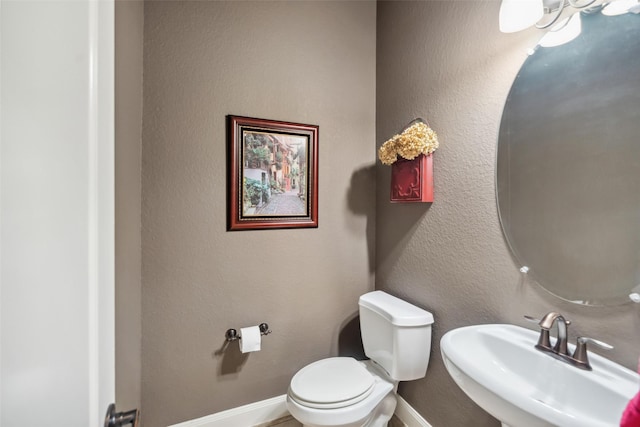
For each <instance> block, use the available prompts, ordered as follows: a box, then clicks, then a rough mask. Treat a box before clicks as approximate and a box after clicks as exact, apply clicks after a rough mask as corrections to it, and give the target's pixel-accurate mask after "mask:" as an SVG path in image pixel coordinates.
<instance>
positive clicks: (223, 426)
mask: <svg viewBox="0 0 640 427" xmlns="http://www.w3.org/2000/svg"><path fill="white" fill-rule="evenodd" d="M286 399H287V396H286V395H285V394H283V395H281V396H276V397H272V398H271V399H267V400H262V401H260V402H255V403H250V404H249V405H244V406H239V407H237V408H233V409H228V410H226V411H222V412H218V413H216V414H211V415H207V416H206V417H202V418H197V419H195V420H189V421H185V422H182V423H179V424H174V425H172V426H169V427H251V426H256V425H258V424H263V423H268V422H269V421H274V420H277V419H278V418H283V417H286V416H287V415H289V412H288V411H287V406H286V403H285V402H286ZM396 416H397V417H398V418H399V419H400V421H402V422H403V423H405V424H406V425H407V427H431V424H429V423H428V422H426V421H425V419H424V418H422V416H421V415H420V414H419V413H418V412H416V410H415V409H413V408H412V407H411V406H410V405H409V404H408V403H407V401H406V400H404V399H403V398H402V397H400V396H398V406H397V407H396Z"/></svg>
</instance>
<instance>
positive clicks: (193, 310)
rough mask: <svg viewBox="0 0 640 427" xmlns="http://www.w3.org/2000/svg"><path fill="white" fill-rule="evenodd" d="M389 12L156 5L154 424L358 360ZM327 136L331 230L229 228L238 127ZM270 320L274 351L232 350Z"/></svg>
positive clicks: (150, 197) (148, 414) (150, 337)
mask: <svg viewBox="0 0 640 427" xmlns="http://www.w3.org/2000/svg"><path fill="white" fill-rule="evenodd" d="M375 16H376V5H375V3H373V2H214V1H211V2H201V1H194V2H170V1H151V2H146V4H145V16H144V20H145V21H144V22H145V34H144V120H143V159H142V189H143V191H142V194H143V204H142V224H143V229H142V269H143V302H142V322H143V330H144V334H143V343H142V350H143V351H142V355H143V356H142V366H143V368H142V396H143V404H142V406H143V411H144V422H145V426H147V427H155V426H164V425H167V424H171V423H175V422H179V421H184V420H188V419H193V418H196V417H200V416H204V415H208V414H211V413H214V412H217V411H220V410H224V409H228V408H232V407H236V406H239V405H243V404H247V403H250V402H255V401H258V400H262V399H266V398H269V397H272V396H276V395H279V394H283V393H285V392H286V391H287V387H288V384H289V380H290V378H291V376H292V375H293V374H294V373H295V372H296V370H298V369H299V368H301V367H303V366H304V365H306V364H308V363H310V362H311V361H314V360H317V359H319V358H323V357H327V356H331V355H336V354H339V353H344V352H346V351H348V349H347V348H346V347H348V345H347V346H345V344H350V343H351V342H353V339H345V337H344V334H342V335H341V330H342V328H343V324H345V323H347V322H348V321H349V320H350V319H351V316H352V315H353V313H355V312H356V311H357V298H358V296H359V295H360V294H362V293H365V292H367V291H369V290H372V289H373V282H374V281H373V271H374V265H373V258H374V245H375V242H374V240H373V236H374V231H375V230H374V224H375V218H374V216H375V202H374V197H375V194H374V190H373V189H374V182H375V176H374V167H373V164H374V162H375V105H376V104H375V83H376V82H375V49H376V44H375V40H376V38H375V30H376V18H375ZM227 114H235V115H245V116H250V117H259V118H267V119H277V120H286V121H292V122H300V123H308V124H316V125H319V126H320V142H319V149H320V156H319V162H320V166H319V184H320V190H319V191H320V194H319V209H320V211H319V223H320V226H319V228H318V229H301V230H267V231H243V232H227V231H226V202H225V199H226V197H225V194H226V168H227V165H226V152H225V148H226V144H227V141H226V134H225V116H226V115H227ZM263 321H265V322H268V323H269V325H270V326H271V328H272V330H273V333H272V334H271V335H269V336H268V337H266V338H264V340H263V349H262V351H261V352H259V353H251V354H249V355H248V356H247V357H242V356H241V355H240V354H239V353H238V350H237V348H238V347H237V343H234V344H232V345H231V346H230V347H229V348H228V349H227V351H226V352H225V353H224V354H223V355H218V354H216V352H217V350H219V348H220V347H221V345H222V344H223V338H224V333H225V331H226V329H227V328H231V327H234V328H240V327H243V326H250V325H256V324H258V323H260V322H263Z"/></svg>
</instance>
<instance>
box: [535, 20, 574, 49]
mask: <svg viewBox="0 0 640 427" xmlns="http://www.w3.org/2000/svg"><path fill="white" fill-rule="evenodd" d="M580 32H582V20H581V18H580V14H579V13H574V14H573V15H571V16H569V17H567V18H564V19H563V20H562V21H560V22H559V23H557V24H556V25H555V26H553V27H552V28H551V30H549V32H548V33H547V34H545V35H544V36H543V37H542V38H541V39H540V41H539V42H538V45H540V46H542V47H554V46H560V45H563V44H565V43H568V42H570V41H571V40H573V39H575V38H576V37H578V36H579V35H580Z"/></svg>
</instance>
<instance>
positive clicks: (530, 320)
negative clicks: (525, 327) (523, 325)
mask: <svg viewBox="0 0 640 427" xmlns="http://www.w3.org/2000/svg"><path fill="white" fill-rule="evenodd" d="M524 318H525V319H526V320H528V321H529V322H531V323H536V324H538V323H540V319H536V318H535V317H533V316H529V315H528V314H525V315H524Z"/></svg>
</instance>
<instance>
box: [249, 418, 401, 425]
mask: <svg viewBox="0 0 640 427" xmlns="http://www.w3.org/2000/svg"><path fill="white" fill-rule="evenodd" d="M255 427H302V424H300V423H299V422H298V421H296V420H295V419H294V418H293V417H292V416H290V415H289V416H287V417H283V418H279V419H277V420H274V421H271V422H268V423H265V424H259V425H257V426H255ZM389 427H407V425H406V424H405V423H403V422H402V421H400V420H399V419H398V417H396V416H395V415H394V416H393V418H391V421H389Z"/></svg>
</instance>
